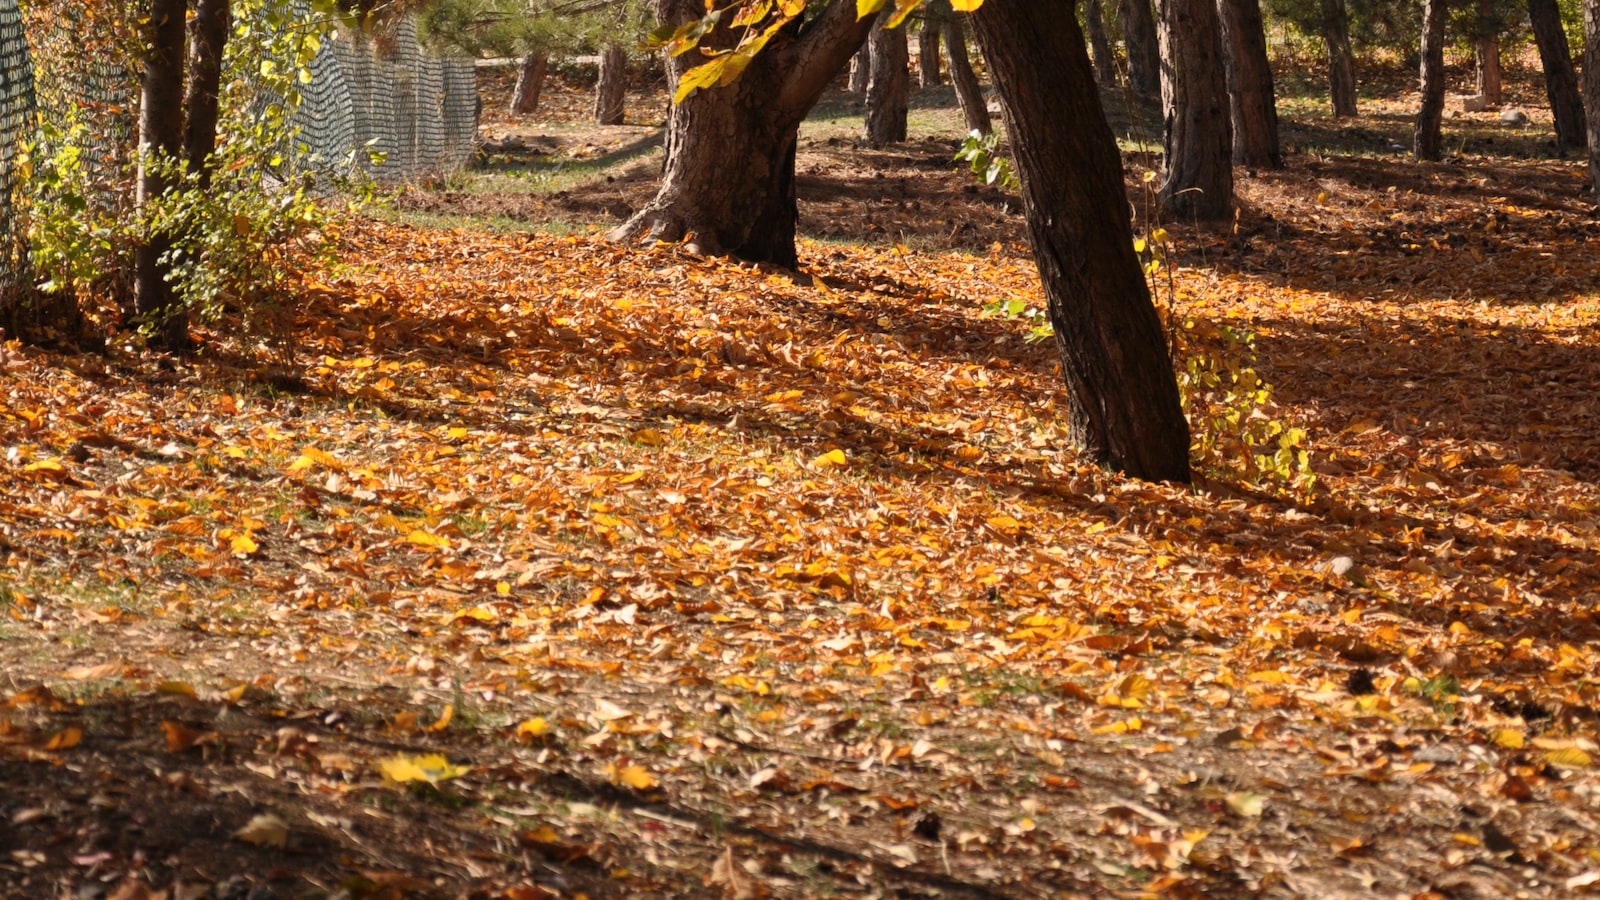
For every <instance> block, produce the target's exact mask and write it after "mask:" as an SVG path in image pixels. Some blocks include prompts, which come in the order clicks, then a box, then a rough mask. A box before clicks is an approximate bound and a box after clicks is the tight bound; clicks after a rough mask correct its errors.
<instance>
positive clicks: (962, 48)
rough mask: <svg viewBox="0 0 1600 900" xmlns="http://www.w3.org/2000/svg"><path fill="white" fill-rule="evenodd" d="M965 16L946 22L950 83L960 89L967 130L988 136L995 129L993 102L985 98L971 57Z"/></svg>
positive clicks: (955, 17) (946, 50) (963, 118)
mask: <svg viewBox="0 0 1600 900" xmlns="http://www.w3.org/2000/svg"><path fill="white" fill-rule="evenodd" d="M963 18H964V17H962V16H952V17H950V18H948V19H946V20H945V22H944V49H945V52H946V53H948V54H950V83H951V84H953V85H955V86H956V102H957V103H959V104H960V105H961V118H962V121H964V122H965V123H966V125H967V131H969V132H972V131H976V132H977V133H979V134H988V133H989V132H991V131H993V130H994V121H993V120H992V119H991V118H990V117H989V101H987V100H985V99H983V87H982V86H980V85H979V84H978V76H977V74H976V73H974V72H973V71H972V60H970V59H968V58H967V31H966V25H965V22H964V21H963Z"/></svg>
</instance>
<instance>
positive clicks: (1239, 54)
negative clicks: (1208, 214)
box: [1217, 0, 1283, 169]
mask: <svg viewBox="0 0 1600 900" xmlns="http://www.w3.org/2000/svg"><path fill="white" fill-rule="evenodd" d="M1217 13H1218V16H1219V18H1220V20H1221V22H1222V49H1223V53H1224V56H1225V58H1226V61H1227V69H1228V111H1229V116H1230V119H1231V121H1232V125H1233V162H1234V165H1239V166H1251V167H1254V168H1266V169H1281V168H1283V150H1282V149H1281V148H1280V147H1279V146H1278V102H1277V97H1276V95H1275V94H1274V91H1273V87H1272V66H1271V64H1269V63H1268V62H1267V34H1266V29H1265V28H1264V26H1263V25H1262V24H1261V0H1217Z"/></svg>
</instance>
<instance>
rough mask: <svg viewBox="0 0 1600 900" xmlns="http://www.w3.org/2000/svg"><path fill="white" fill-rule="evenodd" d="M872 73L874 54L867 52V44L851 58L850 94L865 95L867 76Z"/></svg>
mask: <svg viewBox="0 0 1600 900" xmlns="http://www.w3.org/2000/svg"><path fill="white" fill-rule="evenodd" d="M871 73H872V54H871V53H870V52H868V51H867V47H866V45H865V44H863V45H862V47H861V49H860V50H858V51H856V55H855V56H852V57H850V93H852V94H865V93H866V92H867V76H868V75H870V74H871Z"/></svg>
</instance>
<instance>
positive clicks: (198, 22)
mask: <svg viewBox="0 0 1600 900" xmlns="http://www.w3.org/2000/svg"><path fill="white" fill-rule="evenodd" d="M229 2H230V0H199V2H197V3H196V4H195V8H194V9H195V12H194V18H193V19H192V20H191V21H190V23H189V25H190V29H191V35H190V43H189V90H188V94H187V97H186V99H185V101H184V106H185V107H186V108H187V109H188V113H189V120H188V122H187V123H185V125H184V134H183V156H184V161H185V162H186V163H187V165H188V168H189V171H190V172H191V173H193V174H195V175H196V176H198V177H199V179H200V186H201V187H202V188H203V187H208V186H210V184H211V166H210V158H211V153H212V151H214V150H215V149H216V146H217V118H218V116H219V114H220V109H221V103H220V97H219V94H220V91H221V88H222V52H223V50H224V49H225V48H226V47H227V44H228V32H229V31H231V30H232V21H233V17H232V14H231V11H230V9H229Z"/></svg>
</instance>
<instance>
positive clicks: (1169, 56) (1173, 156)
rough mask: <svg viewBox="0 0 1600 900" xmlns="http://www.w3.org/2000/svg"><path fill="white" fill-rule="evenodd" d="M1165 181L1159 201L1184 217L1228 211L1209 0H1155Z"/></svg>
mask: <svg viewBox="0 0 1600 900" xmlns="http://www.w3.org/2000/svg"><path fill="white" fill-rule="evenodd" d="M1158 12H1159V17H1158V21H1159V28H1158V33H1159V34H1160V36H1161V106H1162V113H1163V116H1164V118H1165V123H1164V124H1165V129H1166V130H1165V137H1164V140H1163V147H1164V149H1165V161H1164V166H1165V171H1164V172H1163V175H1164V176H1165V181H1164V182H1163V183H1162V185H1161V203H1162V206H1163V207H1164V208H1165V209H1166V210H1167V212H1169V213H1171V214H1172V215H1175V216H1177V217H1179V218H1181V219H1184V220H1190V219H1202V220H1210V219H1221V218H1225V217H1227V216H1228V215H1229V214H1230V213H1231V212H1232V211H1233V129H1232V127H1231V125H1230V124H1229V114H1228V82H1227V75H1226V72H1225V70H1224V68H1223V62H1222V34H1221V30H1220V27H1219V26H1218V24H1217V7H1216V4H1215V2H1214V0H1160V2H1159V4H1158Z"/></svg>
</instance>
